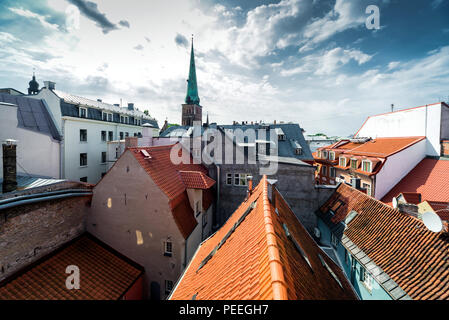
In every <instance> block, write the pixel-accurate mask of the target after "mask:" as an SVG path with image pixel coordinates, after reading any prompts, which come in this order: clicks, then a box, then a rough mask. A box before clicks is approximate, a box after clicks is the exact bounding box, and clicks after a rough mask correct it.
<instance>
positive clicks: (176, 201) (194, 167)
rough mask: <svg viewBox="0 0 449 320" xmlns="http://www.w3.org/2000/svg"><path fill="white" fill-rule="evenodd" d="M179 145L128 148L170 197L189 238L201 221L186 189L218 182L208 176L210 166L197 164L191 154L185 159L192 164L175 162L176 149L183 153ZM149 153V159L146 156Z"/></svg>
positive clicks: (178, 222) (204, 186)
mask: <svg viewBox="0 0 449 320" xmlns="http://www.w3.org/2000/svg"><path fill="white" fill-rule="evenodd" d="M179 146H180V145H179V144H173V145H167V146H157V147H138V148H128V150H129V152H131V154H132V155H133V156H134V157H135V158H136V159H137V161H138V162H139V164H140V165H141V166H142V168H144V169H145V171H146V172H147V173H148V174H149V176H150V177H151V179H152V180H153V181H154V182H155V183H156V185H157V186H158V187H159V188H160V189H161V190H162V191H163V192H164V193H165V194H166V195H167V197H168V198H169V203H170V207H171V208H172V213H173V217H174V218H175V222H176V224H177V226H178V228H179V230H180V232H181V233H182V235H183V236H184V238H187V237H188V236H189V235H190V233H191V232H192V231H193V230H194V229H195V226H196V225H197V224H198V222H197V221H196V219H195V217H194V214H193V210H192V208H191V207H190V204H189V199H188V196H187V193H186V188H189V187H192V188H194V187H197V188H210V187H211V186H212V185H213V184H214V183H215V181H214V180H213V179H211V178H210V177H208V176H207V173H208V171H207V169H206V168H205V167H204V166H203V165H201V164H194V163H193V159H192V157H191V156H190V154H189V155H188V156H187V157H186V160H187V161H188V162H190V163H180V164H174V163H173V162H172V160H171V158H170V155H171V153H172V151H173V152H176V151H178V154H179V152H180V150H178V149H179ZM147 154H148V155H149V156H150V158H148V157H147V156H146V155H147Z"/></svg>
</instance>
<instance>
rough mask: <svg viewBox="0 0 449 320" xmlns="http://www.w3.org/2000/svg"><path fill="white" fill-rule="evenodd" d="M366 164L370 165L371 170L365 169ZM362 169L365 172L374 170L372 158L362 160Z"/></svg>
mask: <svg viewBox="0 0 449 320" xmlns="http://www.w3.org/2000/svg"><path fill="white" fill-rule="evenodd" d="M364 165H368V166H369V168H368V169H369V170H365V168H364ZM362 171H365V172H369V173H371V172H373V163H372V162H371V161H370V160H362Z"/></svg>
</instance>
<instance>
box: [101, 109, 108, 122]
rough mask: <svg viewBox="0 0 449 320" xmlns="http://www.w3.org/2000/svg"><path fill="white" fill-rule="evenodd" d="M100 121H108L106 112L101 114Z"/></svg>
mask: <svg viewBox="0 0 449 320" xmlns="http://www.w3.org/2000/svg"><path fill="white" fill-rule="evenodd" d="M101 119H103V121H108V114H107V113H106V112H103V111H102V112H101Z"/></svg>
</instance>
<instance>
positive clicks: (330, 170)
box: [329, 167, 335, 178]
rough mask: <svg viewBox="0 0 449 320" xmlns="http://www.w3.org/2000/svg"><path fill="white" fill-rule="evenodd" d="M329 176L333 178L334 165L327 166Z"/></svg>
mask: <svg viewBox="0 0 449 320" xmlns="http://www.w3.org/2000/svg"><path fill="white" fill-rule="evenodd" d="M329 176H330V177H331V178H335V168H334V167H330V168H329Z"/></svg>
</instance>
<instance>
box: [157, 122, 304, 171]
mask: <svg viewBox="0 0 449 320" xmlns="http://www.w3.org/2000/svg"><path fill="white" fill-rule="evenodd" d="M262 126H269V129H274V130H275V131H276V132H281V131H282V132H283V134H284V135H285V138H286V139H285V140H284V141H278V157H279V159H278V161H279V162H289V163H294V164H299V162H297V161H294V160H293V162H292V160H291V159H297V160H312V159H313V156H312V152H311V151H310V148H309V144H308V143H307V142H306V140H305V139H304V136H303V134H302V129H301V127H300V126H299V125H298V124H296V123H281V124H262V125H260V124H252V125H251V124H244V125H241V124H236V125H213V124H211V125H210V128H217V127H218V128H221V129H223V130H224V131H227V130H232V131H233V130H236V129H241V130H242V131H245V130H247V129H254V130H256V134H258V131H257V129H262ZM189 128H190V127H189V126H172V127H170V128H167V130H165V131H164V132H162V133H161V134H160V136H161V137H172V136H173V137H176V136H178V137H179V136H181V135H182V132H185V131H186V130H188V129H189ZM205 129H207V127H204V126H202V127H201V134H202V133H203V132H204V130H205ZM256 139H258V137H256ZM298 146H299V147H301V148H302V154H301V155H297V154H295V149H296V148H297V147H298ZM301 164H305V163H303V162H301Z"/></svg>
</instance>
